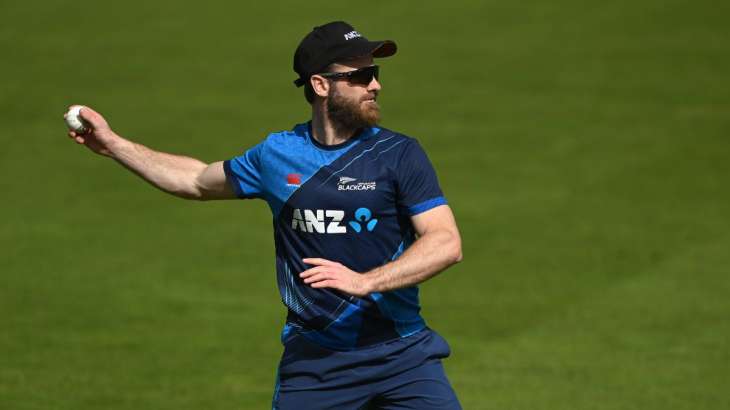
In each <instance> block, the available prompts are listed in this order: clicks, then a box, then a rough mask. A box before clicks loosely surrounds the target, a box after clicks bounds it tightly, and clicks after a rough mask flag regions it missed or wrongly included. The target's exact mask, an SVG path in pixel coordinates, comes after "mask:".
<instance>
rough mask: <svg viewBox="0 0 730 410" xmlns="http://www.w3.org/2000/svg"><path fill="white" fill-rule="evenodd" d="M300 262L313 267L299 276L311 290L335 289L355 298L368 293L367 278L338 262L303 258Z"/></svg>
mask: <svg viewBox="0 0 730 410" xmlns="http://www.w3.org/2000/svg"><path fill="white" fill-rule="evenodd" d="M302 261H303V262H304V263H306V264H307V265H314V267H312V268H309V269H307V270H305V271H304V272H302V273H300V274H299V277H300V278H302V279H304V283H306V284H308V285H310V286H311V287H313V288H332V289H337V290H340V291H342V292H345V293H347V294H349V295H353V296H357V297H363V296H366V295H367V294H369V293H370V290H369V282H368V280H367V277H366V276H365V275H363V274H360V273H357V272H355V271H353V270H351V269H349V268H348V267H347V266H345V265H343V264H341V263H339V262H333V261H330V260H327V259H322V258H304V259H302Z"/></svg>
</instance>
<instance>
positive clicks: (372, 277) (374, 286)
mask: <svg viewBox="0 0 730 410" xmlns="http://www.w3.org/2000/svg"><path fill="white" fill-rule="evenodd" d="M380 269H381V268H380V267H378V268H375V269H373V270H371V271H368V272H365V273H364V274H363V275H362V276H363V287H364V290H365V292H366V293H367V294H371V293H375V292H380V291H381V290H380Z"/></svg>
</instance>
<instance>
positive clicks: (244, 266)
mask: <svg viewBox="0 0 730 410" xmlns="http://www.w3.org/2000/svg"><path fill="white" fill-rule="evenodd" d="M592 3H594V4H591V3H586V2H580V1H575V0H560V1H552V2H542V1H528V2H519V3H514V4H512V3H505V2H497V1H462V2H421V3H419V4H418V5H416V4H415V3H412V2H396V1H391V2H384V1H374V2H368V3H361V4H352V3H332V2H314V3H307V4H306V5H305V4H303V3H301V2H286V3H285V2H264V3H255V4H244V3H233V2H230V3H228V4H227V3H224V2H207V3H199V2H180V1H178V2H162V1H161V2H140V1H132V2H117V3H113V4H112V3H109V4H99V3H98V2H97V3H95V2H89V1H75V2H60V1H45V2H43V4H41V2H11V3H10V4H8V3H7V2H6V3H3V4H2V5H0V15H2V16H3V24H2V25H1V26H0V49H1V50H3V52H2V55H3V58H2V63H0V74H2V78H3V79H4V81H3V83H2V84H0V119H2V123H3V130H2V132H0V141H1V142H2V150H1V151H0V171H1V172H2V175H3V178H0V192H2V194H3V195H2V205H0V209H1V210H2V214H3V219H2V224H0V245H2V251H1V252H0V284H1V285H0V408H2V409H200V408H206V409H209V408H210V409H234V408H235V409H242V408H243V409H259V408H267V406H269V404H270V397H271V393H272V387H273V384H274V375H275V367H276V364H277V361H278V359H279V355H280V354H281V346H280V345H279V344H278V332H279V329H280V327H281V325H282V323H283V321H284V315H285V310H284V307H283V305H282V304H281V303H280V302H279V297H278V293H277V291H276V287H275V286H276V283H275V276H274V267H273V262H274V261H273V259H274V258H273V256H274V255H273V243H272V242H273V241H272V233H271V222H270V216H269V211H268V208H267V206H266V205H265V204H264V203H262V202H255V201H230V202H221V203H193V202H186V201H182V200H178V199H174V198H171V197H167V196H165V195H163V194H161V193H159V192H157V191H155V190H154V189H152V188H150V187H149V186H146V185H144V184H143V183H141V182H140V181H139V180H138V179H137V178H136V177H135V176H133V175H131V174H128V173H126V172H125V171H124V170H123V169H122V168H121V167H119V166H117V165H115V164H113V163H112V162H111V161H109V160H107V159H104V158H101V157H96V156H92V155H91V154H90V153H88V152H87V151H86V150H84V149H82V148H80V147H77V146H75V144H73V143H71V142H70V141H69V140H68V139H67V138H66V137H65V131H64V126H63V123H62V120H61V114H62V113H63V111H64V109H65V107H66V106H67V105H68V104H71V103H82V104H88V105H91V106H93V107H95V108H97V109H98V110H99V111H100V112H102V113H103V114H105V115H106V116H107V118H108V120H109V121H110V123H111V124H112V126H113V127H114V128H115V129H116V130H117V131H118V132H119V133H121V134H123V135H125V136H127V137H129V138H131V139H134V140H136V141H138V142H141V143H144V144H146V145H148V146H150V147H152V148H156V149H160V150H164V151H169V152H175V153H182V154H187V155H192V156H195V157H198V158H201V159H203V160H206V161H213V160H219V159H225V158H229V157H232V156H234V155H236V154H238V153H240V152H242V151H243V150H244V149H245V148H246V147H249V146H251V145H253V144H255V143H256V142H258V141H259V140H260V139H262V138H263V137H264V136H265V135H266V133H268V132H271V131H276V130H281V129H288V128H290V127H291V126H292V125H293V124H294V123H296V122H300V121H302V120H304V119H306V118H307V116H308V106H307V105H306V104H305V102H304V100H303V97H302V96H301V90H299V89H295V88H294V87H293V86H292V85H291V81H292V80H293V79H294V74H293V72H292V71H291V56H292V53H293V50H294V48H295V47H296V44H297V42H298V41H299V39H300V38H301V37H302V36H303V35H304V34H305V33H306V32H307V30H309V29H310V28H311V27H312V26H314V25H316V24H320V23H322V22H325V21H329V20H333V19H345V20H347V21H350V22H352V23H353V24H354V25H355V26H356V27H357V28H358V29H359V30H360V31H362V32H363V33H365V35H366V36H368V37H369V38H371V39H380V38H393V39H395V40H396V41H397V42H398V45H399V47H400V50H399V52H398V54H397V56H396V57H394V58H392V59H387V60H383V61H382V62H381V64H382V82H383V86H384V89H383V92H382V94H381V101H382V106H383V111H384V117H383V125H385V126H387V127H389V128H393V129H396V130H400V131H402V132H405V133H407V134H410V135H413V136H416V137H418V138H419V140H420V141H421V142H422V144H423V145H424V146H425V147H426V149H427V151H428V152H429V154H430V156H431V159H432V161H433V162H434V164H435V165H436V168H437V170H438V172H439V177H440V179H441V183H442V187H443V189H444V191H445V193H446V195H447V197H448V198H449V201H450V203H451V205H452V207H453V209H454V212H455V213H456V216H457V220H458V222H459V225H460V228H461V230H462V235H463V241H464V253H465V260H464V262H463V263H461V264H460V265H458V266H456V267H454V268H452V269H450V270H449V271H447V272H446V273H445V274H444V275H443V276H440V277H438V278H436V279H434V280H432V281H430V282H428V283H426V284H424V285H423V287H422V289H423V293H422V295H423V305H424V314H425V317H426V319H427V321H428V322H429V324H430V325H431V326H432V327H434V328H435V329H437V330H438V331H439V332H440V333H442V334H443V335H444V336H445V337H446V338H447V340H449V342H450V344H451V347H452V350H453V356H452V357H451V358H450V359H448V360H447V361H446V367H447V371H448V373H449V375H450V377H451V379H452V382H453V384H454V387H455V388H456V390H457V392H458V393H459V396H460V398H461V401H462V404H463V405H464V407H465V408H466V409H581V410H583V409H631V408H637V409H668V408H671V409H693V410H695V409H713V410H714V409H720V408H727V407H729V406H730V395H729V394H728V393H727V392H726V390H727V389H726V388H725V386H726V384H727V382H726V380H727V379H728V378H730V369H729V368H728V363H730V321H728V317H729V315H730V297H728V296H729V295H730V276H728V266H730V252H729V249H730V194H729V192H730V191H728V189H727V182H728V181H730V161H728V158H730V140H729V139H728V138H729V136H730V80H729V79H728V76H727V73H728V72H730V54H729V53H728V44H730V29H729V28H728V25H727V16H728V15H729V14H730V13H728V12H730V6H728V5H727V4H725V3H721V2H711V1H706V0H703V1H695V2H686V1H658V0H656V1H653V0H644V1H638V2H636V1H626V0H621V1H614V2H602V3H598V2H592Z"/></svg>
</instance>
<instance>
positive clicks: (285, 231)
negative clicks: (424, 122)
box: [224, 123, 446, 350]
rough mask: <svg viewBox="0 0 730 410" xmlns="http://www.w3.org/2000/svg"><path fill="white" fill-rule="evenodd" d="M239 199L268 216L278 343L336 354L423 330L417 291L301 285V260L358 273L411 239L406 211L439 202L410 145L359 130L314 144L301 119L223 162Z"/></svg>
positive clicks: (421, 157) (428, 170)
mask: <svg viewBox="0 0 730 410" xmlns="http://www.w3.org/2000/svg"><path fill="white" fill-rule="evenodd" d="M224 169H225V172H226V177H227V179H228V181H229V182H230V183H231V185H232V186H233V188H234V190H235V192H236V194H237V195H238V196H239V197H241V198H261V199H264V200H266V202H267V203H268V204H269V207H270V208H271V212H272V214H273V217H274V221H273V222H274V241H275V247H276V272H277V282H278V286H279V292H280V294H281V299H282V301H283V302H284V304H285V305H286V307H287V309H288V315H287V322H286V325H285V327H284V332H283V334H282V339H286V338H288V337H289V336H291V335H292V334H293V333H296V334H300V335H302V336H304V337H306V338H307V339H309V340H311V341H312V342H315V343H317V344H319V345H322V346H325V347H328V348H332V349H340V350H348V349H353V348H357V347H363V346H370V345H373V344H377V343H382V342H385V341H389V340H393V339H397V338H399V337H406V336H409V335H412V334H415V333H416V332H418V331H420V330H422V329H423V328H424V327H425V323H424V320H423V318H422V317H421V315H420V313H419V312H420V305H419V301H418V288H417V287H415V286H413V287H409V288H404V289H398V290H394V291H390V292H382V293H380V292H375V293H372V294H370V295H368V296H366V297H362V298H358V297H354V296H350V295H347V294H344V293H342V292H339V291H337V290H333V289H315V288H312V287H311V286H309V285H306V284H304V282H303V281H302V279H300V278H299V273H300V272H302V271H304V270H306V269H308V268H309V267H310V266H308V265H305V264H304V262H302V259H303V258H325V259H329V260H332V261H336V262H340V263H342V264H343V265H345V266H347V267H348V268H350V269H352V270H353V271H356V272H363V273H364V272H367V271H369V270H371V269H373V268H375V267H378V266H381V265H383V264H385V263H387V262H389V261H391V260H395V259H396V258H398V257H399V256H400V255H401V254H402V253H403V251H404V250H405V249H407V248H408V246H409V245H411V244H412V243H413V241H414V240H415V232H414V229H413V225H412V224H411V221H410V217H411V216H413V215H416V214H419V213H421V212H425V211H427V210H429V209H432V208H434V207H436V206H439V205H443V204H445V203H446V200H445V199H444V196H443V194H442V192H441V189H440V188H439V184H438V181H437V179H436V173H435V172H434V170H433V167H432V166H431V163H430V162H429V160H428V157H427V156H426V154H425V152H424V151H423V149H422V148H421V147H420V145H419V144H418V142H417V141H416V140H415V139H413V138H410V137H407V136H405V135H402V134H398V133H395V132H393V131H390V130H387V129H385V128H377V127H372V128H367V129H365V130H364V131H362V132H361V133H360V134H359V135H357V136H355V137H353V138H351V139H350V140H348V141H347V142H345V143H343V144H339V145H334V146H325V145H322V144H319V143H318V142H317V141H316V140H314V139H313V138H312V137H311V130H310V124H309V123H307V124H299V125H297V126H295V127H294V129H293V130H291V131H283V132H278V133H274V134H271V135H269V136H268V137H267V138H266V139H265V140H264V141H263V142H261V143H259V144H258V145H256V146H254V147H253V148H251V149H249V150H248V151H246V152H245V153H244V154H243V155H241V156H238V157H235V158H233V159H231V160H228V161H225V162H224Z"/></svg>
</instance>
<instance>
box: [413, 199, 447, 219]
mask: <svg viewBox="0 0 730 410" xmlns="http://www.w3.org/2000/svg"><path fill="white" fill-rule="evenodd" d="M446 204H447V202H446V198H444V197H442V196H438V197H436V198H431V199H429V200H426V201H423V202H421V203H418V204H415V205H413V206H409V207H408V208H407V213H408V215H409V216H413V215H418V214H420V213H422V212H426V211H428V210H429V209H433V208H436V207H437V206H440V205H446Z"/></svg>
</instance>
